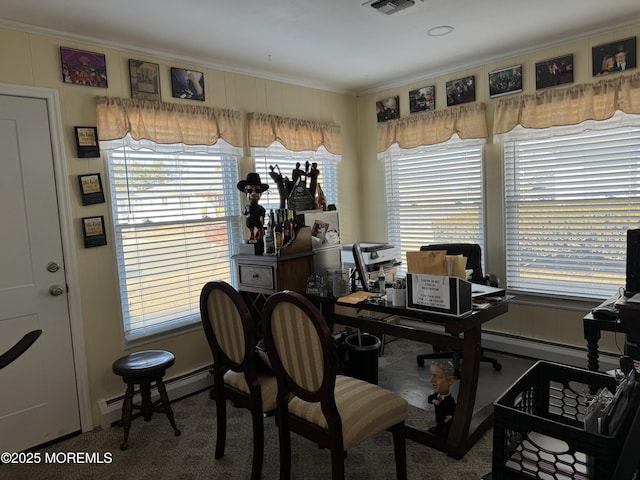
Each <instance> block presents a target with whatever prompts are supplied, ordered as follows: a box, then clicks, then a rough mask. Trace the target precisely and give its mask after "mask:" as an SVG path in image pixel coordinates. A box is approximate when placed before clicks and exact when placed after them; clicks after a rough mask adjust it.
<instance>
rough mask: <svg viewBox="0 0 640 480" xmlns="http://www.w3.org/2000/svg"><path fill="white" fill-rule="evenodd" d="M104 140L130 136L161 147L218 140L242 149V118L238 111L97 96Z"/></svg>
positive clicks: (99, 121) (100, 125) (99, 128)
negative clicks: (162, 145)
mask: <svg viewBox="0 0 640 480" xmlns="http://www.w3.org/2000/svg"><path fill="white" fill-rule="evenodd" d="M97 115H98V137H99V138H100V140H101V141H104V140H116V139H120V138H124V137H126V136H127V135H129V136H130V137H131V138H133V139H134V140H151V141H152V142H155V143H159V144H180V143H182V144H185V145H213V144H215V143H216V142H217V141H218V140H219V139H223V140H224V141H225V142H227V143H229V144H230V145H234V146H236V147H242V117H241V114H240V112H238V111H235V110H228V109H220V108H212V107H205V106H193V105H184V104H178V103H161V102H149V101H139V100H133V99H128V98H108V97H98V99H97Z"/></svg>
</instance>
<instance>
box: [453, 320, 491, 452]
mask: <svg viewBox="0 0 640 480" xmlns="http://www.w3.org/2000/svg"><path fill="white" fill-rule="evenodd" d="M480 335H481V328H480V326H478V327H475V328H472V329H470V330H468V331H467V332H465V334H464V339H463V341H462V358H463V360H462V367H461V372H460V384H459V388H458V398H457V404H456V413H455V415H454V416H453V420H452V422H453V423H452V424H451V431H450V432H449V436H448V437H447V455H449V456H450V457H453V458H456V459H460V458H462V457H463V456H464V454H465V453H467V451H468V450H469V449H470V448H471V446H472V445H473V444H474V443H475V442H476V441H477V439H478V438H479V437H480V436H481V435H482V434H483V433H484V432H485V431H486V430H487V429H488V428H489V427H491V424H492V421H493V405H490V406H489V407H491V408H489V409H487V408H486V407H485V408H484V409H482V410H481V411H480V412H478V413H477V414H476V415H474V414H473V407H474V404H475V401H476V392H477V390H478V376H479V374H480ZM472 419H473V424H472Z"/></svg>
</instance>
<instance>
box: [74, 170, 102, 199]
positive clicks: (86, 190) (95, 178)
mask: <svg viewBox="0 0 640 480" xmlns="http://www.w3.org/2000/svg"><path fill="white" fill-rule="evenodd" d="M78 183H79V184H80V197H81V199H82V205H95V204H97V203H104V191H103V189H102V179H101V178H100V174H99V173H88V174H85V175H78Z"/></svg>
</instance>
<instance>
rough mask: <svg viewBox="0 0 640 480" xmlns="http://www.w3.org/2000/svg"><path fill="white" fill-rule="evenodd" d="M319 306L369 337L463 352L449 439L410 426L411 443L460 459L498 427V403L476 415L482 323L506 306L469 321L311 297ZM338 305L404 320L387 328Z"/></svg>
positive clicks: (330, 318) (331, 320) (496, 306)
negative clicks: (436, 328)
mask: <svg viewBox="0 0 640 480" xmlns="http://www.w3.org/2000/svg"><path fill="white" fill-rule="evenodd" d="M307 297H308V298H310V299H311V300H312V301H313V302H314V303H316V305H318V306H319V307H320V309H321V311H322V314H323V315H324V317H325V319H327V322H328V323H329V324H330V327H332V326H333V325H332V324H333V323H339V324H342V325H347V326H351V327H354V328H360V329H362V330H365V331H367V332H372V333H378V334H388V335H393V336H396V337H401V338H407V339H409V340H414V341H416V342H423V343H429V344H436V345H438V346H442V347H447V348H452V349H455V350H459V351H460V352H462V354H463V356H464V361H463V362H462V369H461V376H460V382H459V385H458V387H459V389H458V398H457V405H456V415H455V416H454V417H453V420H452V424H451V430H450V432H449V436H448V437H447V438H443V437H438V436H435V435H433V434H431V433H429V432H426V431H424V430H420V429H417V428H415V427H412V426H410V425H407V432H406V433H407V438H409V439H411V440H414V441H416V442H420V443H423V444H425V445H428V446H430V447H433V448H437V449H438V450H442V451H444V452H446V453H447V455H448V456H450V457H453V458H456V459H460V458H462V457H463V456H464V455H465V454H466V453H467V452H468V451H469V449H470V448H471V447H472V446H473V445H474V444H475V443H476V442H477V441H478V439H479V438H480V437H481V436H482V434H483V433H485V432H486V431H487V430H488V429H489V428H491V426H492V424H493V404H490V405H487V406H485V407H483V408H482V409H481V410H479V411H477V412H476V413H475V414H474V413H473V408H474V404H475V401H476V392H477V389H478V375H479V372H480V334H481V330H482V324H483V323H484V322H487V321H489V320H491V319H493V318H495V317H497V316H498V315H502V314H503V313H506V312H507V311H508V308H509V307H508V304H507V302H506V301H504V302H500V303H496V304H494V305H492V306H491V307H489V308H487V309H486V310H481V311H476V312H473V313H472V314H471V315H470V316H469V317H467V318H462V319H459V318H453V317H445V316H442V315H437V314H434V313H429V312H419V311H414V310H408V309H406V308H398V307H392V306H390V305H377V304H372V303H360V304H357V305H349V304H342V303H338V302H337V301H336V299H335V298H329V297H319V296H312V295H307ZM336 305H340V306H345V307H353V308H356V309H357V310H369V311H374V312H382V313H388V314H390V315H398V316H400V322H399V323H385V322H384V321H381V320H376V319H373V318H362V317H356V316H348V315H342V314H338V313H336V309H335V307H336ZM425 323H429V324H431V325H438V326H440V327H441V329H442V332H434V331H431V330H427V329H425V328H424V324H425Z"/></svg>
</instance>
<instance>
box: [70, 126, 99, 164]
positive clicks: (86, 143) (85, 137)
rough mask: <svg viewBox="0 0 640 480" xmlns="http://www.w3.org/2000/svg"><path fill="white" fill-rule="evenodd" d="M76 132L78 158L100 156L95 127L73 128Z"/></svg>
mask: <svg viewBox="0 0 640 480" xmlns="http://www.w3.org/2000/svg"><path fill="white" fill-rule="evenodd" d="M73 129H74V130H75V132H76V148H77V150H78V157H79V158H93V157H99V156H100V146H99V145H98V129H97V128H96V127H73Z"/></svg>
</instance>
